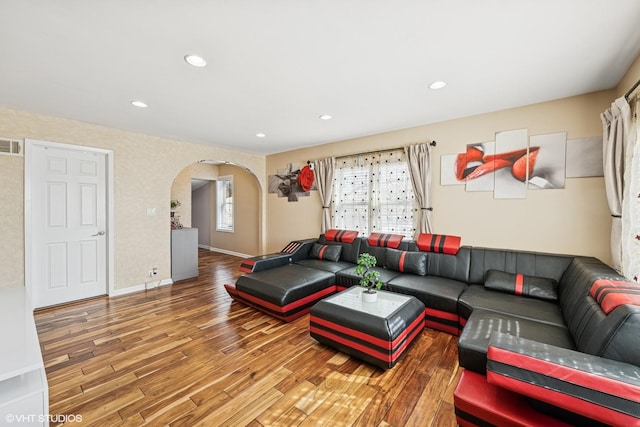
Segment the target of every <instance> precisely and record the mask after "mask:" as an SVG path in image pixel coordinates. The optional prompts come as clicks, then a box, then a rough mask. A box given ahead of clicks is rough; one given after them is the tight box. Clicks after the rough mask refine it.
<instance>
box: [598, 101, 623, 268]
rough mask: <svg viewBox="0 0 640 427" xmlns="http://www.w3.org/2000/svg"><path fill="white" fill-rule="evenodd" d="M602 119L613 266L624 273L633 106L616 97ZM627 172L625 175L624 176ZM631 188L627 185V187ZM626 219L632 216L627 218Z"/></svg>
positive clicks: (605, 181) (602, 115)
mask: <svg viewBox="0 0 640 427" xmlns="http://www.w3.org/2000/svg"><path fill="white" fill-rule="evenodd" d="M600 118H601V119H602V143H603V163H604V164H603V167H604V183H605V190H606V194H607V202H608V204H609V210H610V211H611V217H612V221H611V261H612V266H613V268H615V269H616V270H617V271H618V272H620V273H621V274H625V273H626V272H625V271H624V266H623V264H622V262H623V259H624V258H625V257H624V256H623V247H624V246H623V239H622V204H623V198H624V193H625V177H628V174H626V173H625V170H626V166H627V160H626V158H625V157H626V151H627V149H628V147H627V146H628V145H629V136H630V135H629V129H630V121H631V108H630V107H629V104H628V102H627V100H626V99H625V98H624V97H621V98H618V99H616V100H615V101H614V102H613V103H612V104H611V108H609V109H607V110H606V111H605V112H604V113H602V114H601V115H600ZM625 175H626V176H625ZM627 191H628V189H627ZM626 220H627V221H628V220H629V219H626Z"/></svg>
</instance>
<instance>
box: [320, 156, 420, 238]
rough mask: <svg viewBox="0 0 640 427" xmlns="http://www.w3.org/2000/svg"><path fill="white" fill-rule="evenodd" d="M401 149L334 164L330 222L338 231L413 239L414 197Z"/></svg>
mask: <svg viewBox="0 0 640 427" xmlns="http://www.w3.org/2000/svg"><path fill="white" fill-rule="evenodd" d="M410 179H411V178H410V176H409V169H408V166H407V162H406V161H405V160H404V152H403V151H402V150H394V151H389V152H383V153H374V154H363V155H358V156H349V157H344V158H341V159H339V160H338V162H336V169H335V171H334V193H333V194H334V195H333V211H332V215H333V217H332V220H333V227H335V228H338V229H349V230H358V231H360V233H361V235H364V236H366V235H368V234H370V233H372V232H378V233H395V234H402V235H404V236H406V237H412V236H413V232H414V225H413V215H414V212H415V210H416V209H415V198H414V195H413V187H412V184H411V180H410Z"/></svg>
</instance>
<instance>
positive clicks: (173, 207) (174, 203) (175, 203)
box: [171, 200, 180, 217]
mask: <svg viewBox="0 0 640 427" xmlns="http://www.w3.org/2000/svg"><path fill="white" fill-rule="evenodd" d="M178 206H180V201H178V200H172V201H171V216H172V217H173V216H174V214H175V213H176V208H177V207H178Z"/></svg>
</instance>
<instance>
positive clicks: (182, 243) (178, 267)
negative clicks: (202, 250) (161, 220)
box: [171, 228, 198, 282]
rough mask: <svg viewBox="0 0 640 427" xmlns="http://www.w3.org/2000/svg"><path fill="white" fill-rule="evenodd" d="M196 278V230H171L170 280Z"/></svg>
mask: <svg viewBox="0 0 640 427" xmlns="http://www.w3.org/2000/svg"><path fill="white" fill-rule="evenodd" d="M191 277H198V229H197V228H181V229H177V230H171V279H172V280H173V281H174V282H175V281H178V280H184V279H189V278H191Z"/></svg>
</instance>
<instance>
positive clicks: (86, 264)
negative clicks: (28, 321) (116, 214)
mask: <svg viewBox="0 0 640 427" xmlns="http://www.w3.org/2000/svg"><path fill="white" fill-rule="evenodd" d="M29 148H30V150H29V154H30V156H31V158H30V187H31V194H30V195H31V250H30V252H31V259H30V262H29V266H30V269H31V271H30V273H31V274H30V280H31V289H32V293H33V295H32V298H33V304H34V307H36V308H37V307H46V306H50V305H55V304H61V303H65V302H69V301H75V300H79V299H84V298H90V297H94V296H98V295H104V294H106V293H107V255H108V254H107V236H106V231H107V230H106V226H107V209H106V200H107V199H106V154H105V153H102V152H96V151H90V150H82V148H81V147H79V149H74V148H68V147H67V146H64V147H62V146H55V145H54V146H51V145H45V144H42V145H41V144H37V143H34V144H32V145H31V146H30V147H29Z"/></svg>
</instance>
